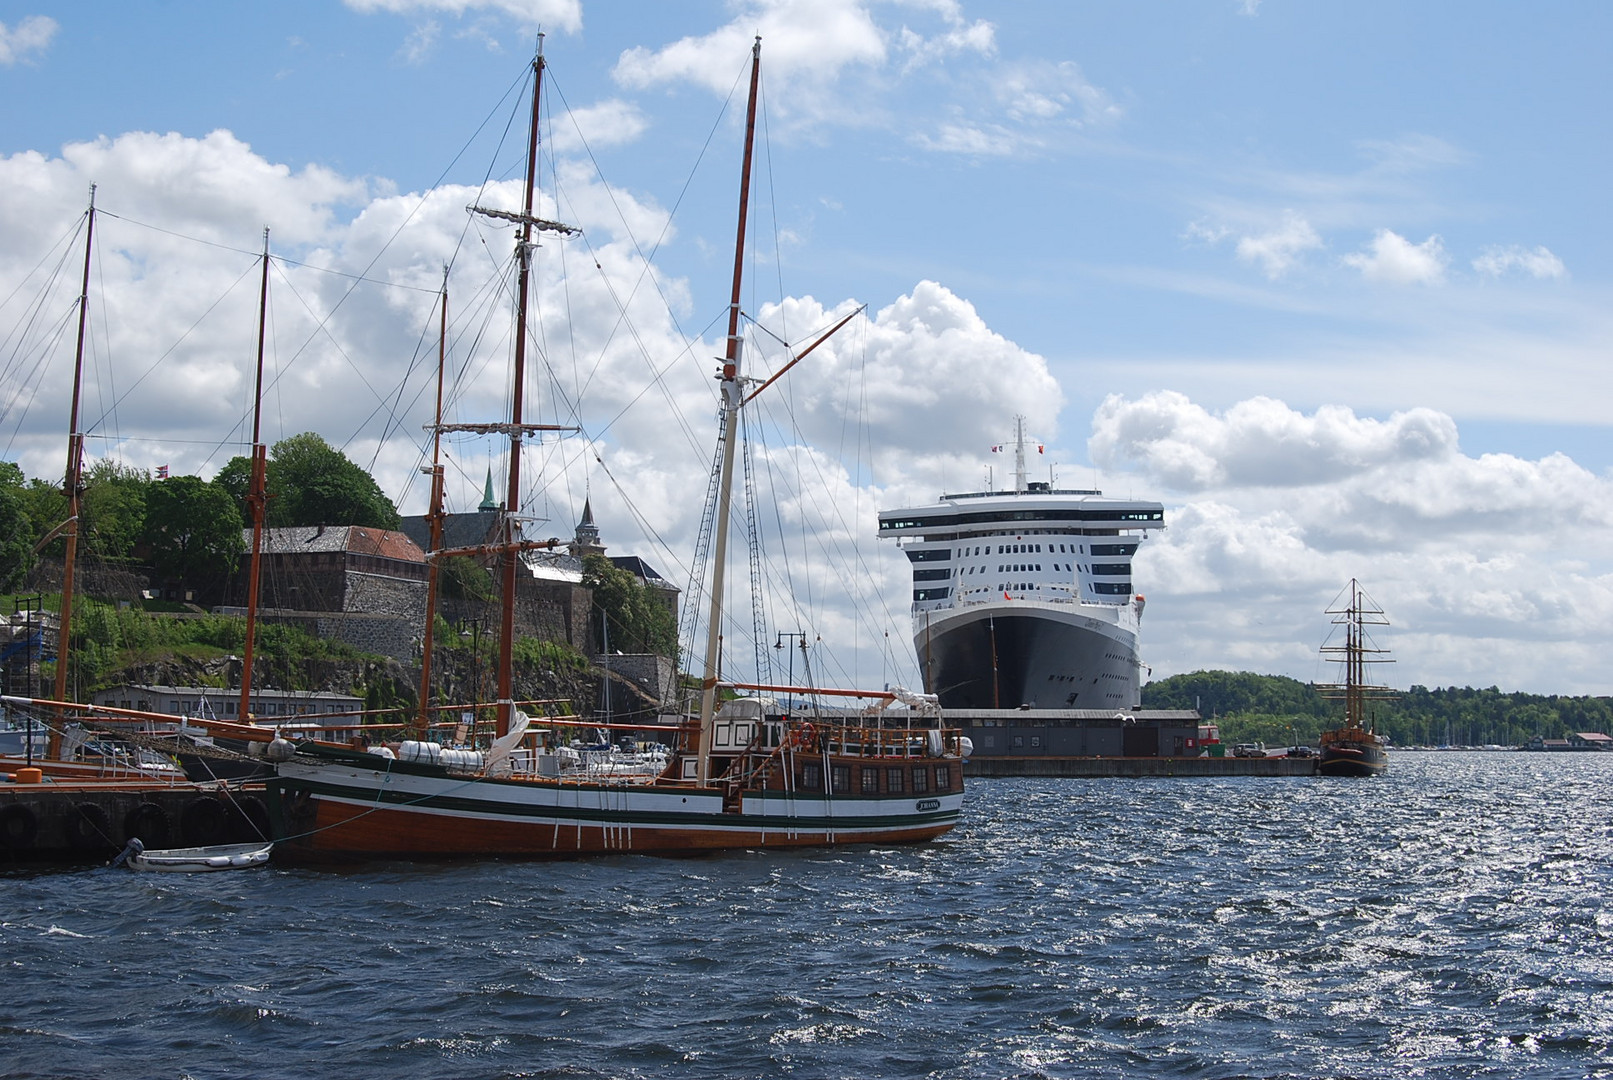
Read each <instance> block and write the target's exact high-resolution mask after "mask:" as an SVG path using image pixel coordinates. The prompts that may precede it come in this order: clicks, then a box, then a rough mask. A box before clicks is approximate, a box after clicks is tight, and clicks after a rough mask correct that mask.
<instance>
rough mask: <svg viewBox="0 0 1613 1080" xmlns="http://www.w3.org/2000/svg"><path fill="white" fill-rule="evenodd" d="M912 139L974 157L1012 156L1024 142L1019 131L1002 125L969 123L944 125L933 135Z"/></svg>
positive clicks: (929, 146)
mask: <svg viewBox="0 0 1613 1080" xmlns="http://www.w3.org/2000/svg"><path fill="white" fill-rule="evenodd" d="M913 142H914V144H915V145H917V146H920V147H922V148H923V149H925V150H938V151H941V152H943V153H948V154H964V155H968V156H972V157H1009V156H1011V155H1013V154H1016V153H1018V152H1019V151H1020V150H1021V149H1022V148H1023V147H1024V145H1025V144H1024V141H1023V140H1022V139H1021V138H1020V137H1019V136H1018V135H1017V134H1015V133H1014V132H1011V131H1008V130H1007V129H1005V128H1003V127H1001V126H998V125H992V126H990V127H978V126H976V125H974V124H970V123H951V124H942V125H941V127H940V128H939V129H938V130H937V131H936V133H935V134H933V135H929V134H925V133H922V132H921V133H919V134H917V135H915V136H914V137H913Z"/></svg>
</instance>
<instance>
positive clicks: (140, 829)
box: [123, 802, 174, 848]
mask: <svg viewBox="0 0 1613 1080" xmlns="http://www.w3.org/2000/svg"><path fill="white" fill-rule="evenodd" d="M173 832H174V823H173V822H172V821H171V820H170V819H169V817H168V811H166V810H164V809H163V808H162V807H161V806H160V805H159V804H157V803H154V802H143V803H141V804H140V805H139V806H137V807H135V808H134V809H133V810H130V811H129V812H128V813H127V814H125V815H123V841H124V843H128V842H129V841H130V840H134V839H138V840H139V841H140V842H141V843H142V844H144V845H145V846H146V847H148V848H165V847H170V846H171V845H170V844H169V840H170V839H171V838H172V836H173Z"/></svg>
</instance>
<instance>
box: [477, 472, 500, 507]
mask: <svg viewBox="0 0 1613 1080" xmlns="http://www.w3.org/2000/svg"><path fill="white" fill-rule="evenodd" d="M476 509H478V510H497V509H498V498H497V496H495V495H494V494H493V466H491V465H489V466H488V467H487V486H486V487H485V488H484V489H483V490H482V505H480V506H478V507H477V508H476Z"/></svg>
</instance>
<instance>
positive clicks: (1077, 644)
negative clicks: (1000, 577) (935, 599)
mask: <svg viewBox="0 0 1613 1080" xmlns="http://www.w3.org/2000/svg"><path fill="white" fill-rule="evenodd" d="M914 622H915V630H914V635H913V644H914V648H915V650H916V651H917V653H918V657H919V669H920V671H921V672H922V673H923V676H924V689H925V692H926V693H931V694H935V695H936V696H937V697H938V698H939V699H940V703H941V707H942V708H943V709H1013V708H1019V707H1020V706H1029V707H1031V708H1037V709H1104V708H1116V709H1129V708H1133V707H1135V706H1136V705H1137V704H1138V703H1139V701H1140V700H1141V683H1140V679H1139V664H1138V660H1137V633H1136V631H1135V629H1133V628H1131V627H1127V626H1122V625H1117V624H1116V623H1114V622H1109V621H1106V620H1104V619H1102V618H1095V617H1092V616H1089V615H1083V614H1081V613H1080V609H1079V608H1078V607H1077V606H1076V605H1063V604H1046V603H1042V604H1038V603H1035V602H1012V603H1002V604H978V605H970V606H969V607H967V608H963V609H961V610H940V611H930V612H924V613H922V614H919V615H917V616H915V619H914Z"/></svg>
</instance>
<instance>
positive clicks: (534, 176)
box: [438, 34, 578, 736]
mask: <svg viewBox="0 0 1613 1080" xmlns="http://www.w3.org/2000/svg"><path fill="white" fill-rule="evenodd" d="M544 67H545V63H544V59H543V35H542V34H539V35H538V51H537V55H535V56H534V57H533V58H532V118H531V125H530V128H529V130H528V135H527V151H526V188H525V191H524V193H523V196H522V203H521V212H520V213H511V212H509V211H507V210H490V209H487V208H484V207H480V206H473V207H471V209H472V210H473V211H474V212H476V213H478V214H482V215H484V216H486V217H491V218H499V219H501V220H504V221H513V222H515V225H516V234H515V259H516V267H517V269H516V289H515V292H516V299H515V362H514V371H513V372H512V373H511V378H512V381H513V386H512V388H511V393H510V422H509V423H508V424H491V425H453V426H452V428H449V427H444V426H443V425H440V424H439V425H438V430H439V431H443V430H466V429H470V428H474V429H475V430H480V431H484V432H493V431H500V432H505V433H507V434H508V435H509V438H510V460H509V483H508V485H507V486H506V488H505V501H504V520H503V525H502V530H501V531H502V532H503V537H502V538H501V543H500V545H499V546H500V549H501V550H500V566H499V570H500V573H499V584H500V590H501V592H502V594H503V595H502V596H501V597H500V603H499V646H498V677H497V693H498V704H497V707H498V720H497V727H496V732H497V734H498V735H501V736H502V735H506V734H508V733H509V730H510V721H511V720H512V719H513V718H514V713H515V702H514V699H513V697H512V693H513V688H514V683H515V677H514V670H515V587H516V578H517V570H518V568H519V566H520V563H521V550H522V545H521V542H520V537H519V533H520V525H519V524H518V522H517V520H516V510H517V508H518V507H519V506H520V505H521V443H522V440H523V439H524V438H525V437H526V436H527V435H528V434H529V433H533V432H539V431H575V430H576V429H575V428H572V427H563V426H558V425H551V424H527V423H523V422H522V420H521V412H522V404H523V399H524V397H525V393H526V336H527V335H526V322H527V299H528V295H529V293H530V282H531V275H532V251H533V249H534V248H536V247H537V246H538V245H537V241H535V240H534V239H533V238H532V234H533V232H534V231H536V232H553V233H559V234H560V235H562V236H573V235H575V234H576V233H577V231H578V230H577V229H575V228H573V227H572V226H570V225H562V224H561V223H559V222H558V221H546V220H544V219H543V218H539V217H534V216H533V215H532V205H533V200H534V197H535V195H536V192H537V186H538V134H539V121H540V119H541V114H540V107H541V104H542V100H543V70H544Z"/></svg>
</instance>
